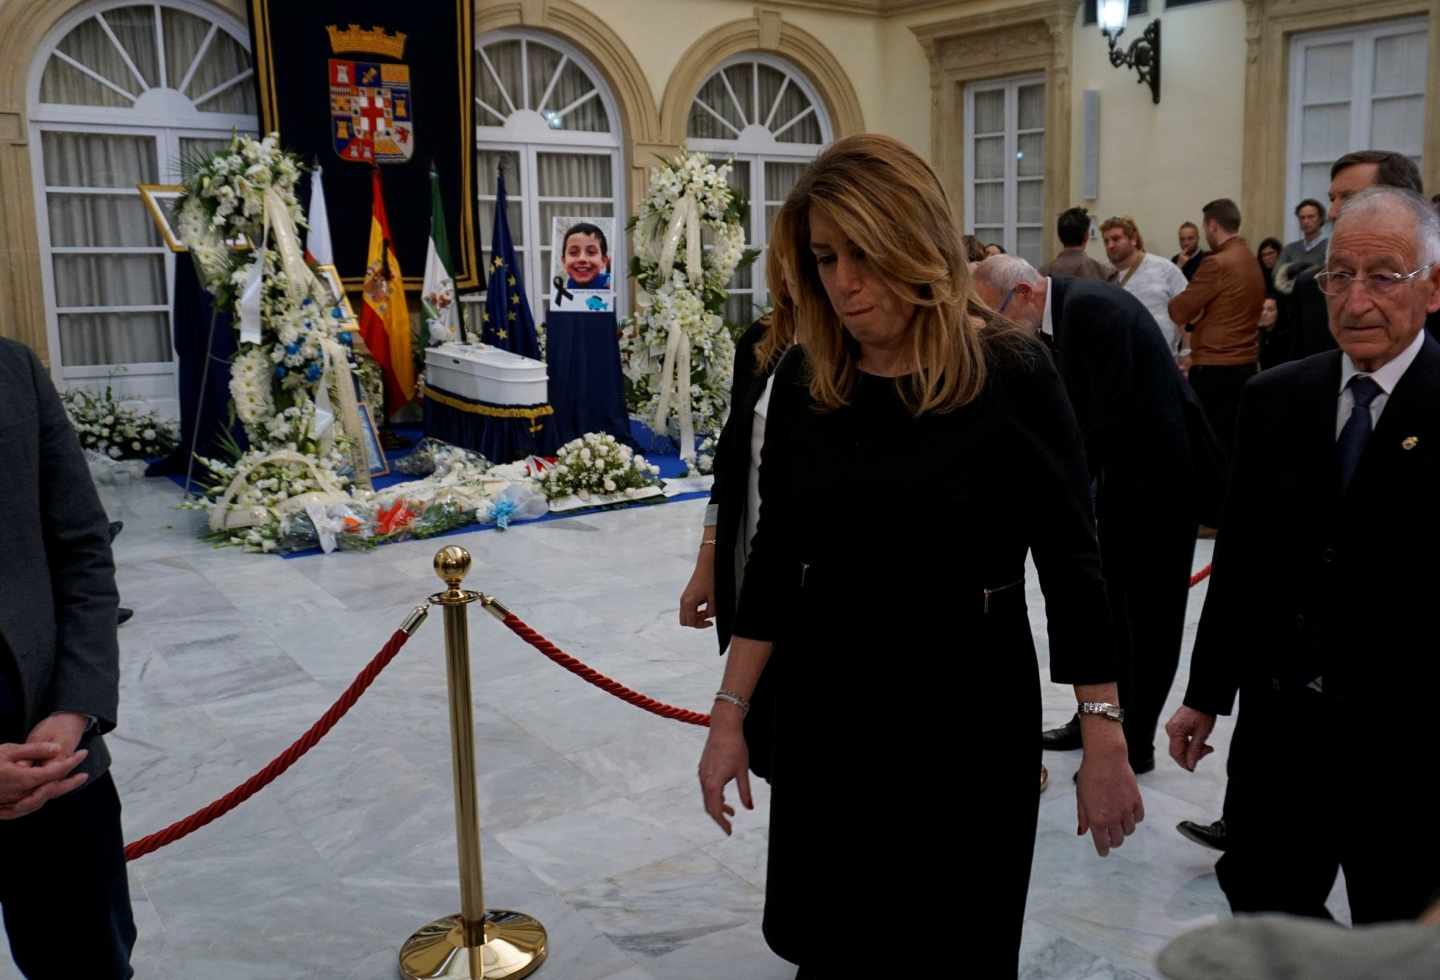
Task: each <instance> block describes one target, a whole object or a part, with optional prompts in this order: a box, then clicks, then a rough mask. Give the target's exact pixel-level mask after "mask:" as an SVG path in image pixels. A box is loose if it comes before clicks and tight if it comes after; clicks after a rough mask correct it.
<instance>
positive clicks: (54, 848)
mask: <svg viewBox="0 0 1440 980" xmlns="http://www.w3.org/2000/svg"><path fill="white" fill-rule="evenodd" d="M0 473H3V474H4V478H3V479H0V514H4V515H5V519H4V520H3V521H0V554H3V555H4V556H5V561H4V564H3V566H0V906H3V908H4V914H5V929H6V932H7V934H8V935H9V938H10V951H11V954H12V955H13V956H14V958H15V962H16V965H18V966H19V967H20V971H21V972H22V973H24V974H25V975H26V976H27V977H31V978H41V977H46V978H48V977H60V976H67V977H69V976H84V977H101V978H107V980H109V978H127V977H130V976H131V975H132V974H131V971H130V966H129V961H130V950H131V948H132V947H133V946H134V943H135V922H134V918H133V916H132V914H131V909H130V894H129V886H128V884H127V881H126V877H125V857H124V845H123V841H122V838H121V833H120V800H119V797H118V796H117V795H116V793H115V784H114V782H113V781H112V780H111V778H110V774H109V772H108V767H109V762H110V758H109V753H108V752H107V751H106V749H105V742H104V740H103V739H102V738H101V733H103V732H106V731H109V730H110V729H112V728H114V727H115V714H116V703H117V700H118V690H119V653H118V649H117V646H116V637H115V625H116V624H115V616H116V608H117V606H118V605H119V598H118V594H117V593H116V590H115V566H114V563H113V561H112V559H111V555H110V529H109V522H108V520H107V519H106V517H105V511H104V509H102V508H101V506H100V499H99V497H98V496H97V495H96V493H95V485H94V483H93V482H92V481H91V479H90V473H89V470H88V468H87V467H86V465H85V457H84V455H83V454H82V452H81V450H80V443H79V440H78V439H77V438H76V436H75V432H74V430H73V429H72V428H71V427H70V422H69V420H68V419H67V418H66V417H65V411H64V408H63V407H62V406H61V404H60V398H59V396H58V395H57V394H56V392H55V387H54V385H52V384H51V382H50V376H49V375H48V374H47V373H46V371H45V369H44V367H43V366H41V364H40V362H39V360H37V359H36V357H35V355H34V354H32V353H31V352H30V351H29V350H27V349H26V348H24V347H22V346H21V345H19V344H17V343H15V342H13V341H10V340H3V339H0ZM57 944H58V945H57Z"/></svg>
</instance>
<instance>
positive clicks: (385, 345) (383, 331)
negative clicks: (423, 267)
mask: <svg viewBox="0 0 1440 980" xmlns="http://www.w3.org/2000/svg"><path fill="white" fill-rule="evenodd" d="M371 188H372V198H371V207H370V254H369V258H368V259H367V260H366V263H365V303H364V306H363V307H362V308H361V310H360V336H362V337H364V338H365V346H366V347H368V348H370V356H371V357H373V358H375V362H376V363H377V364H379V365H380V370H381V371H382V372H383V373H384V376H385V404H386V406H387V410H388V411H390V412H393V411H395V410H396V409H398V408H400V407H401V406H403V405H406V404H408V403H409V402H410V400H411V399H412V398H414V397H415V364H414V361H412V360H411V356H410V311H409V310H408V309H407V308H406V306H405V280H404V278H403V277H402V276H401V275H400V260H399V259H398V258H396V256H395V245H394V243H393V242H392V240H391V238H390V222H389V221H387V220H386V218H385V196H384V194H383V193H382V191H381V188H380V168H379V167H372V168H371Z"/></svg>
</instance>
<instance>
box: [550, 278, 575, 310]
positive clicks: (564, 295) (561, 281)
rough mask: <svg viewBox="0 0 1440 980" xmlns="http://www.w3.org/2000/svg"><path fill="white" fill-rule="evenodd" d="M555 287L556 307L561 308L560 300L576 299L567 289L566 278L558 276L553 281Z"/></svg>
mask: <svg viewBox="0 0 1440 980" xmlns="http://www.w3.org/2000/svg"><path fill="white" fill-rule="evenodd" d="M553 285H554V286H555V305H556V306H559V305H560V300H562V299H574V298H575V294H574V293H572V292H570V290H568V289H566V288H565V277H564V276H556V277H555V279H554V280H553Z"/></svg>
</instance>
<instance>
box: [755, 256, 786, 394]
mask: <svg viewBox="0 0 1440 980" xmlns="http://www.w3.org/2000/svg"><path fill="white" fill-rule="evenodd" d="M785 275H786V273H785V266H784V265H782V264H781V262H780V258H779V256H778V255H777V254H776V253H775V250H774V249H771V250H770V251H769V252H768V253H767V255H766V259H765V281H766V283H767V284H768V285H769V287H770V311H769V312H768V313H766V314H765V316H764V319H763V322H764V324H765V332H764V333H763V334H762V335H761V336H760V340H759V341H757V342H756V344H755V373H756V374H769V373H770V372H771V371H772V370H773V369H774V368H775V365H776V364H777V363H778V362H779V360H780V358H781V356H782V355H783V354H784V353H785V352H786V351H787V350H789V349H790V345H791V344H793V343H794V342H795V298H794V296H792V295H791V292H790V285H789V283H787V282H786V281H785Z"/></svg>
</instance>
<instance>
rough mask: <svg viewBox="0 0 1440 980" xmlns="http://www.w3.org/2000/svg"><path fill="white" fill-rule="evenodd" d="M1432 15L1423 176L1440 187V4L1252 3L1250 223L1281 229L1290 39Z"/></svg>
mask: <svg viewBox="0 0 1440 980" xmlns="http://www.w3.org/2000/svg"><path fill="white" fill-rule="evenodd" d="M1426 15H1428V16H1429V18H1430V25H1431V26H1430V49H1429V53H1428V58H1429V67H1428V73H1429V78H1428V82H1427V85H1426V90H1427V92H1428V93H1430V96H1429V97H1427V98H1426V100H1425V140H1424V144H1423V145H1424V177H1425V186H1426V188H1427V189H1428V190H1429V191H1430V192H1431V193H1434V192H1435V191H1436V190H1440V97H1437V96H1436V95H1435V93H1440V29H1437V25H1440V0H1366V2H1365V3H1354V2H1351V0H1245V45H1246V67H1245V122H1244V127H1243V130H1242V132H1243V134H1244V135H1243V138H1244V140H1245V144H1244V162H1243V169H1242V174H1243V185H1244V190H1243V199H1242V201H1241V202H1240V207H1241V213H1242V214H1243V215H1244V216H1245V223H1246V224H1247V225H1248V226H1250V227H1252V228H1280V227H1283V226H1284V222H1285V217H1286V215H1287V214H1288V213H1289V207H1290V202H1287V201H1286V200H1285V195H1286V187H1287V175H1286V166H1287V162H1288V161H1287V153H1288V146H1289V138H1288V137H1289V116H1290V113H1289V105H1290V102H1289V93H1290V40H1291V37H1292V36H1293V35H1295V34H1298V33H1302V32H1307V31H1323V30H1329V29H1333V28H1340V27H1353V26H1358V25H1361V24H1370V23H1374V22H1376V21H1381V20H1391V19H1394V18H1397V17H1415V16H1426Z"/></svg>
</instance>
